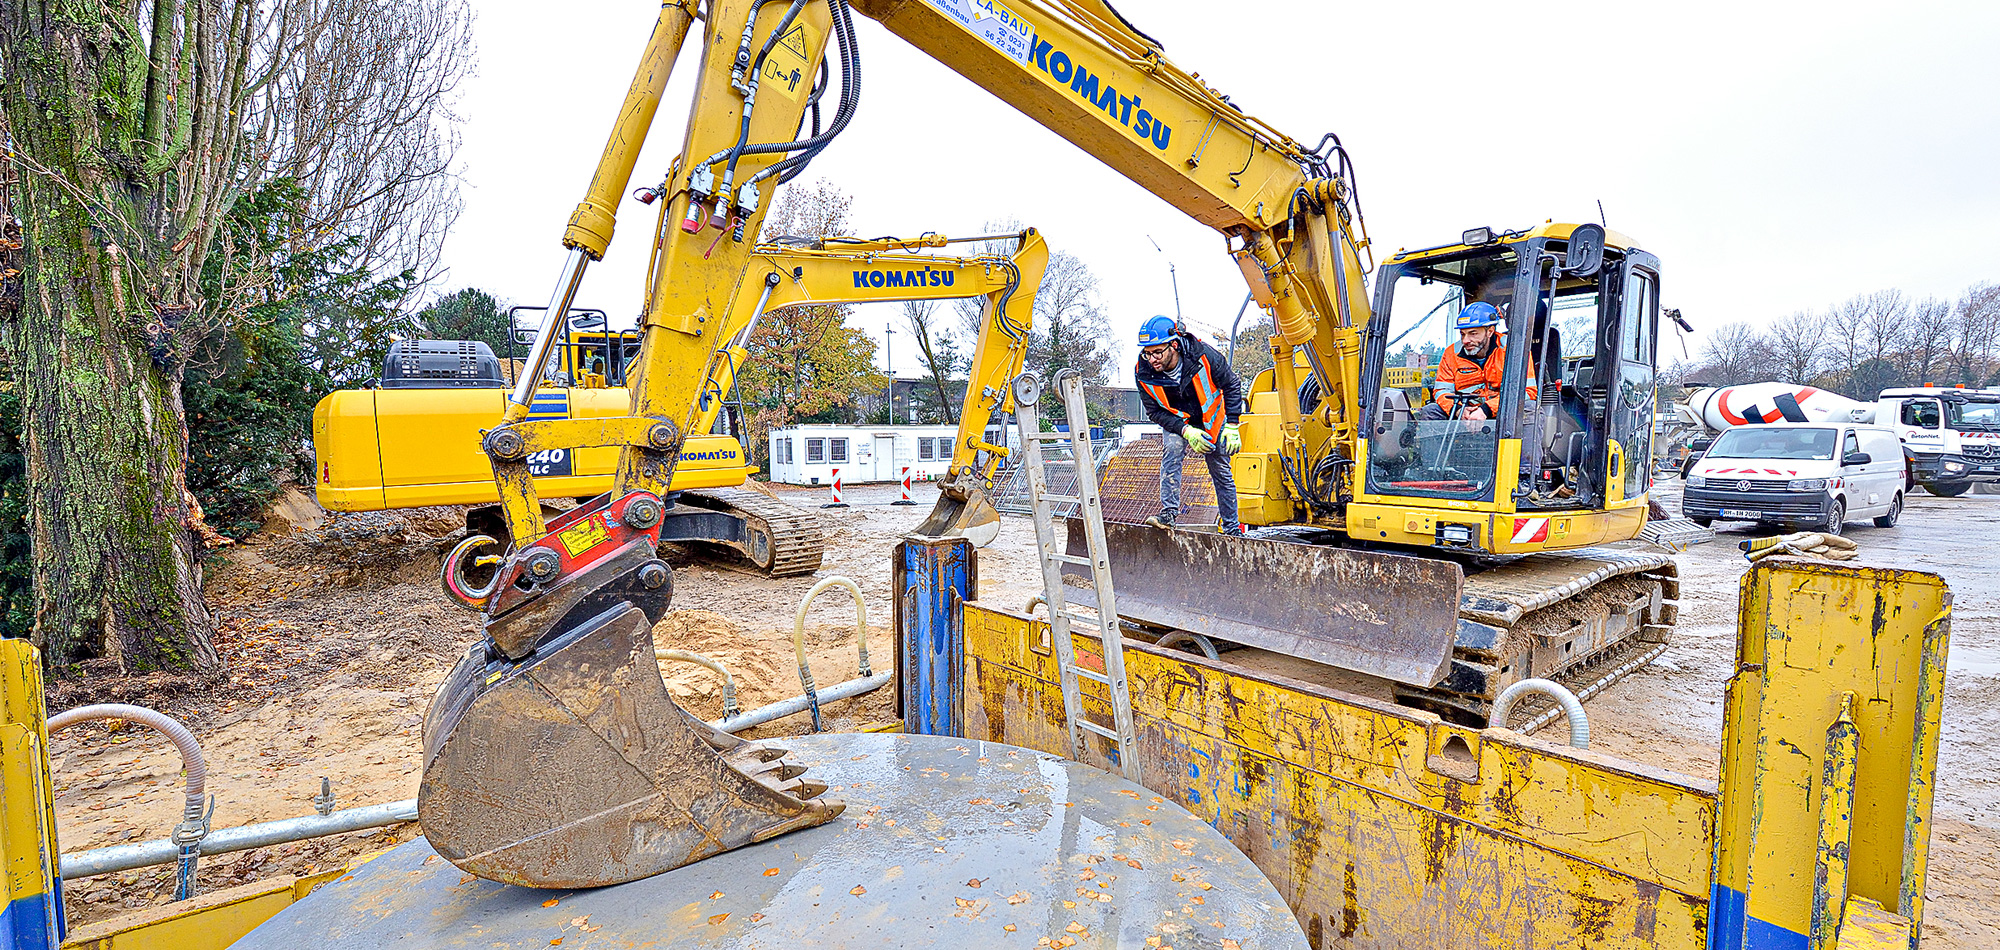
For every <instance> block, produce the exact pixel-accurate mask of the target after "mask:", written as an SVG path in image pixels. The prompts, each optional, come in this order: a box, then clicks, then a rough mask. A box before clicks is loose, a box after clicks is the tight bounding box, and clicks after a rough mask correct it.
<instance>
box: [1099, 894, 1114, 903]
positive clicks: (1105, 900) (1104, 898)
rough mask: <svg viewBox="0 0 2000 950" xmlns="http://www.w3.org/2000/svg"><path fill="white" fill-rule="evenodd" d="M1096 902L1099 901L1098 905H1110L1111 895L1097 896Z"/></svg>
mask: <svg viewBox="0 0 2000 950" xmlns="http://www.w3.org/2000/svg"><path fill="white" fill-rule="evenodd" d="M1097 900H1098V901H1099V902H1100V903H1105V904H1108V903H1110V902H1111V895H1109V894H1099V895H1097Z"/></svg>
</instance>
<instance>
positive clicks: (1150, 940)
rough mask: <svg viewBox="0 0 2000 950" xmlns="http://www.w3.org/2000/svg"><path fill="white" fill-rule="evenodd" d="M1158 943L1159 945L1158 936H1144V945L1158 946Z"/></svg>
mask: <svg viewBox="0 0 2000 950" xmlns="http://www.w3.org/2000/svg"><path fill="white" fill-rule="evenodd" d="M1159 945H1160V938H1158V937H1147V938H1146V946H1149V947H1157V946H1159Z"/></svg>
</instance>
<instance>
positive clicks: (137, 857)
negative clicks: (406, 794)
mask: <svg viewBox="0 0 2000 950" xmlns="http://www.w3.org/2000/svg"><path fill="white" fill-rule="evenodd" d="M415 820H417V800H416V799H414V798H410V799H405V800H403V801H400V802H390V803H388V804H386V805H364V806H362V807H360V808H345V809H342V810H340V811H337V812H334V813H333V814H331V815H302V816H300V817H297V818H281V819H279V820H277V821H266V822H260V823H258V824H254V825H242V826H239V827H236V828H224V829H222V830H220V831H212V832H209V834H208V836H207V837H206V838H203V839H202V840H201V853H202V854H227V853H229V852H232V851H248V850H250V849H251V848H266V847H270V846H271V845H274V844H286V843H289V842H293V841H304V840H306V839H307V838H321V837H325V836H327V835H338V834H346V833H348V832H350V831H365V830H367V829H369V828H380V827H382V826H384V825H393V824H399V823H401V822H405V821H415ZM180 851H181V849H180V845H178V844H175V843H174V842H173V841H172V840H170V839H159V840H154V841H141V842H139V843H137V844H120V845H113V846H111V847H109V848H98V849H96V850H94V851H78V852H75V853H73V854H65V855H63V856H62V877H63V880H65V881H72V880H76V879H79V878H86V877H95V876H97V875H100V874H113V873H116V872H118V871H129V870H132V869H133V868H143V867H150V866H152V865H156V864H166V863H169V862H171V861H173V860H174V859H176V858H178V857H179V856H180Z"/></svg>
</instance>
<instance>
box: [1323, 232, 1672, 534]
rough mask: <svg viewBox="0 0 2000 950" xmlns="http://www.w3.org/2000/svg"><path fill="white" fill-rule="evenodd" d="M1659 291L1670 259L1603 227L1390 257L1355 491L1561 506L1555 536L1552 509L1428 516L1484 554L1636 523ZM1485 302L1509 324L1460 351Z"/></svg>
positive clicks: (1449, 504)
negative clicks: (1481, 516)
mask: <svg viewBox="0 0 2000 950" xmlns="http://www.w3.org/2000/svg"><path fill="white" fill-rule="evenodd" d="M1658 287H1659V262H1658V259H1657V258H1655V257H1654V256H1653V255H1651V254H1648V253H1646V252H1645V251H1642V250H1639V249H1637V248H1635V247H1633V246H1632V242H1631V240H1630V239H1629V238H1625V237H1624V236H1622V235H1616V234H1608V233H1606V232H1605V231H1604V230H1603V229H1602V228H1600V227H1598V226H1596V225H1567V224H1548V225H1544V226H1542V227H1540V228H1535V229H1532V230H1528V231H1512V232H1501V233H1496V232H1493V231H1491V230H1490V229H1486V228H1478V229H1474V230H1473V231H1469V232H1467V233H1466V234H1465V236H1464V237H1463V239H1462V240H1461V241H1460V242H1459V243H1457V244H1452V245H1446V246H1443V247H1437V248H1429V249H1424V250H1420V251H1414V252H1406V253H1399V254H1397V255H1396V256H1395V257H1393V258H1391V259H1389V260H1388V261H1386V262H1385V263H1384V264H1383V266H1382V268H1381V271H1380V274H1379V276H1378V278H1377V284H1376V306H1375V318H1374V323H1373V325H1372V326H1371V328H1370V333H1369V335H1368V338H1367V341H1366V344H1365V348H1364V352H1363V364H1362V381H1363V389H1362V393H1361V397H1362V405H1363V406H1365V407H1369V408H1368V413H1369V418H1368V420H1367V423H1366V427H1365V429H1364V436H1365V438H1366V440H1367V449H1366V453H1365V455H1366V464H1365V466H1363V475H1362V478H1361V485H1360V486H1359V488H1360V491H1359V492H1358V494H1359V496H1360V500H1362V501H1364V502H1365V501H1387V500H1389V499H1394V500H1395V502H1396V503H1397V504H1398V505H1400V506H1401V507H1404V508H1407V509H1414V510H1422V509H1432V510H1437V511H1439V513H1440V514H1444V513H1446V512H1452V513H1456V512H1465V511H1467V510H1471V511H1484V512H1492V513H1494V514H1516V513H1529V512H1548V513H1551V514H1561V515H1564V516H1565V517H1562V518H1560V521H1561V528H1562V533H1563V535H1564V536H1563V537H1561V538H1556V537H1552V536H1551V535H1552V534H1553V531H1552V530H1551V528H1550V527H1549V519H1541V520H1539V521H1537V520H1536V519H1533V518H1529V519H1515V520H1525V521H1528V522H1533V524H1532V525H1524V526H1523V527H1524V528H1525V529H1527V530H1525V531H1516V530H1513V522H1512V521H1510V520H1508V519H1506V518H1493V519H1490V522H1489V523H1490V525H1491V527H1490V529H1489V530H1480V528H1481V525H1480V524H1477V523H1472V522H1471V521H1467V522H1466V523H1465V525H1464V528H1463V529H1462V530H1459V529H1456V528H1455V529H1454V530H1451V531H1445V530H1443V529H1442V528H1441V527H1440V526H1438V525H1437V524H1436V523H1435V522H1433V523H1432V524H1431V525H1430V527H1431V529H1432V530H1431V534H1432V539H1430V540H1431V543H1432V544H1435V545H1439V546H1446V547H1458V548H1464V549H1468V550H1470V551H1471V552H1473V553H1515V552H1521V551H1530V550H1538V549H1541V548H1543V547H1561V548H1573V547H1577V546H1579V545H1581V544H1589V543H1596V542H1597V541H1603V540H1619V539H1622V538H1626V537H1631V536H1633V534H1635V533H1636V532H1637V530H1638V528H1639V526H1640V525H1642V524H1643V515H1642V514H1640V513H1638V512H1630V513H1627V509H1632V508H1634V507H1635V506H1636V507H1641V508H1642V507H1643V503H1644V498H1645V494H1646V491H1647V489H1648V488H1649V487H1650V485H1649V479H1650V475H1649V472H1650V471H1651V454H1652V425H1653V342H1654V339H1655V336H1656V330H1657V323H1658V310H1659V304H1658V300H1659V293H1658ZM1474 303H1486V304H1491V305H1492V306H1494V307H1496V308H1498V310H1499V311H1500V314H1501V315H1502V323H1501V325H1500V326H1499V327H1498V328H1497V329H1498V330H1499V334H1498V337H1497V338H1496V340H1495V341H1494V343H1493V344H1492V345H1491V347H1490V348H1489V349H1488V351H1487V352H1486V353H1485V354H1484V355H1483V357H1480V356H1479V355H1478V354H1474V355H1472V356H1467V355H1465V354H1464V352H1463V350H1462V349H1461V350H1459V352H1458V353H1456V354H1454V353H1452V352H1451V351H1453V350H1454V349H1455V348H1459V347H1460V346H1461V344H1460V340H1459V336H1460V335H1459V332H1458V331H1457V330H1456V329H1455V326H1456V317H1457V316H1458V314H1459V313H1460V311H1462V310H1464V309H1465V308H1466V307H1468V306H1470V305H1472V304H1474ZM1494 360H1498V361H1500V366H1499V367H1498V372H1497V373H1495V372H1494V371H1493V369H1492V368H1491V367H1490V363H1491V361H1494ZM1440 375H1444V376H1446V377H1447V378H1446V379H1445V380H1444V381H1443V382H1442V383H1440V381H1439V378H1438V377H1439V376H1440ZM1495 379H1497V380H1498V383H1497V386H1496V385H1495V384H1494V382H1493V381H1494V380H1495ZM1440 393H1445V394H1448V395H1449V396H1451V397H1452V398H1448V399H1446V400H1444V401H1440V400H1439V399H1438V395H1439V394H1440ZM1447 406H1449V409H1447V408H1446V407H1447ZM1495 407H1497V411H1496V408H1495ZM1613 512H1617V514H1616V515H1613ZM1450 517H1453V518H1454V520H1456V515H1455V514H1454V515H1451V516H1450ZM1403 522H1404V525H1405V526H1408V525H1410V524H1417V525H1419V526H1420V527H1421V526H1422V520H1420V519H1408V518H1406V519H1403ZM1391 540H1399V541H1401V540H1404V539H1391ZM1405 543H1407V541H1405Z"/></svg>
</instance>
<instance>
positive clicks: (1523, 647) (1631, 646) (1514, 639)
mask: <svg viewBox="0 0 2000 950" xmlns="http://www.w3.org/2000/svg"><path fill="white" fill-rule="evenodd" d="M1679 600H1680V571H1679V567H1678V566H1677V565H1676V564H1675V563H1674V560H1673V558H1672V557H1671V556H1670V555H1667V554H1665V553H1663V552H1660V551H1657V550H1649V549H1648V547H1647V546H1644V545H1635V544H1617V545H1609V546H1605V547H1597V548H1586V549H1583V550H1578V551H1570V552H1566V553H1563V554H1536V555H1531V556H1529V557H1525V558H1521V559H1518V560H1513V561H1506V562H1502V563H1499V564H1495V565H1492V566H1488V567H1485V568H1483V569H1478V570H1476V571H1468V572H1467V576H1466V578H1465V585H1464V588H1463V589H1462V591H1461V592H1460V595H1459V610H1458V620H1459V622H1458V633H1457V636H1456V638H1455V639H1454V642H1453V645H1452V659H1451V668H1450V670H1449V672H1447V673H1446V674H1445V676H1444V678H1443V679H1442V680H1440V681H1439V682H1438V683H1437V684H1436V685H1434V686H1431V687H1428V688H1424V687H1416V686H1411V685H1407V684H1398V685H1397V687H1396V695H1397V699H1398V700H1399V701H1401V702H1403V703H1404V704H1406V705H1410V706H1416V707H1418V708H1422V709H1429V710H1431V711H1432V712H1435V713H1437V714H1439V715H1440V716H1443V717H1445V718H1447V719H1450V720H1452V721H1455V722H1461V723H1466V724H1469V725H1485V724H1486V721H1487V713H1488V712H1489V711H1490V710H1491V708H1492V703H1493V699H1494V697H1496V696H1498V695H1499V694H1500V691H1501V690H1504V689H1506V688H1507V687H1508V686H1511V685H1513V684H1514V683H1516V682H1518V681H1520V680H1523V679H1528V678H1540V679H1551V680H1555V681H1556V682H1558V683H1561V684H1563V685H1564V686H1567V687H1569V688H1570V690H1571V691H1572V692H1575V693H1577V694H1578V696H1579V697H1581V698H1586V699H1587V698H1589V696H1590V695H1595V694H1596V693H1598V692H1601V691H1602V690H1603V689H1604V688H1605V687H1606V686H1609V685H1611V684H1612V683H1614V682H1616V681H1617V680H1618V679H1620V678H1622V677H1623V676H1625V675H1627V674H1629V673H1631V672H1633V671H1635V670H1637V669H1640V668H1642V667H1643V666H1644V665H1645V664H1646V663H1648V662H1651V660H1652V659H1653V658H1654V657H1657V656H1658V655H1659V654H1660V652H1661V651H1663V650H1664V649H1665V648H1666V645H1667V642H1668V641H1669V639H1671V637H1672V634H1673V629H1674V624H1675V622H1676V620H1677V619H1678V615H1679V612H1680V606H1679ZM1547 708H1548V704H1546V703H1531V704H1528V705H1526V706H1523V707H1520V709H1519V711H1518V712H1517V714H1516V715H1514V716H1512V717H1510V719H1511V720H1512V721H1513V722H1514V723H1517V724H1523V723H1535V722H1536V720H1537V719H1540V718H1542V717H1541V713H1542V712H1544V711H1545V710H1546V709H1547Z"/></svg>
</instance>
